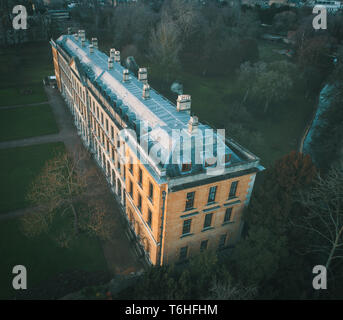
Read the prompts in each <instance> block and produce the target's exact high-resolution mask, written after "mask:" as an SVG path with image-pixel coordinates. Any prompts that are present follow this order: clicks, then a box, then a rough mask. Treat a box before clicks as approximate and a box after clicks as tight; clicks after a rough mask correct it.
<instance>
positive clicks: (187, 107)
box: [176, 94, 191, 114]
mask: <svg viewBox="0 0 343 320" xmlns="http://www.w3.org/2000/svg"><path fill="white" fill-rule="evenodd" d="M176 109H177V111H186V112H187V113H188V114H190V112H191V96H190V95H189V94H180V95H179V96H178V97H177V103H176Z"/></svg>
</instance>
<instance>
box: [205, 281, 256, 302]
mask: <svg viewBox="0 0 343 320" xmlns="http://www.w3.org/2000/svg"><path fill="white" fill-rule="evenodd" d="M210 292H211V293H210V295H209V297H208V298H207V299H209V300H252V299H254V297H255V296H256V294H257V288H256V287H252V286H251V287H244V286H242V285H234V284H233V283H232V281H231V280H228V281H226V282H223V281H218V280H217V279H213V280H212V285H211V288H210Z"/></svg>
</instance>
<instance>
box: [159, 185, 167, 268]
mask: <svg viewBox="0 0 343 320" xmlns="http://www.w3.org/2000/svg"><path fill="white" fill-rule="evenodd" d="M162 201H163V203H162V219H161V234H160V250H159V252H158V265H159V266H160V265H161V255H162V238H163V223H164V208H165V202H166V192H165V191H162Z"/></svg>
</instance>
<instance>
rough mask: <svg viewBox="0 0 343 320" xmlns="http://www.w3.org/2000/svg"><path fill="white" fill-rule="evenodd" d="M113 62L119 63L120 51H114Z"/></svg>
mask: <svg viewBox="0 0 343 320" xmlns="http://www.w3.org/2000/svg"><path fill="white" fill-rule="evenodd" d="M114 61H115V62H118V63H120V51H115V53H114Z"/></svg>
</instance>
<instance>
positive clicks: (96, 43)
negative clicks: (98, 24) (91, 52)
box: [92, 38, 98, 49]
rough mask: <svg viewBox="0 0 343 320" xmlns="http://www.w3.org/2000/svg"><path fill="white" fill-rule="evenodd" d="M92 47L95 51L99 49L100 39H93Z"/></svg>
mask: <svg viewBox="0 0 343 320" xmlns="http://www.w3.org/2000/svg"><path fill="white" fill-rule="evenodd" d="M92 45H93V47H94V49H98V38H92Z"/></svg>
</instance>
